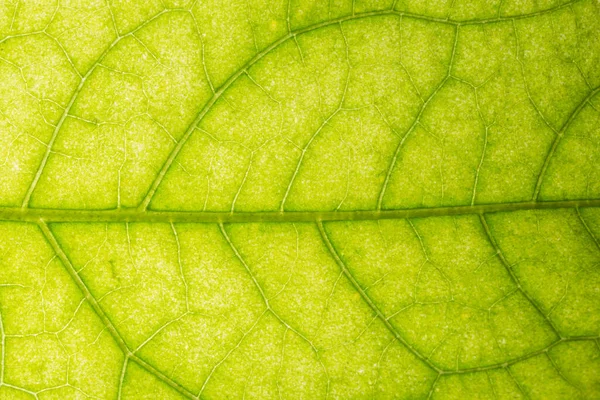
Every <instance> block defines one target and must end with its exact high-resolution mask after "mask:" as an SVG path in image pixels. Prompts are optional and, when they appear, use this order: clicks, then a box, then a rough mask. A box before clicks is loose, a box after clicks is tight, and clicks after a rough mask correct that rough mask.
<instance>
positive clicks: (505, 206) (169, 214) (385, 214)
mask: <svg viewBox="0 0 600 400" xmlns="http://www.w3.org/2000/svg"><path fill="white" fill-rule="evenodd" d="M585 207H600V199H588V200H565V201H544V202H531V201H528V202H516V203H496V204H481V205H474V206H451V207H428V208H425V207H424V208H405V209H397V210H382V211H376V210H363V211H285V212H276V211H272V212H234V213H230V212H206V211H152V210H149V211H139V210H136V209H116V210H58V209H42V208H25V209H23V208H16V207H15V208H9V207H4V208H0V220H4V221H25V222H38V221H40V220H42V221H46V222H164V223H168V222H191V223H231V222H317V221H360V220H380V219H402V218H424V217H442V216H448V215H468V214H487V213H494V212H506V211H519V210H538V209H539V210H548V209H568V208H585Z"/></svg>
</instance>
